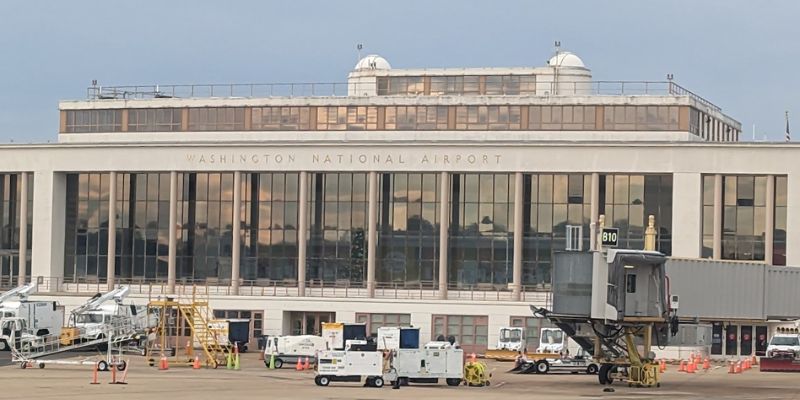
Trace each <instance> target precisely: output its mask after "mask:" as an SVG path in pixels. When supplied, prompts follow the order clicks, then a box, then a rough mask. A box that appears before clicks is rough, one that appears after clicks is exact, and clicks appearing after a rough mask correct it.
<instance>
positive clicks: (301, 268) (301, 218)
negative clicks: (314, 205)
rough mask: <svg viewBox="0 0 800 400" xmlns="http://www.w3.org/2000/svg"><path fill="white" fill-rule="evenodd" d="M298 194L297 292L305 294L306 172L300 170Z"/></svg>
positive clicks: (300, 294)
mask: <svg viewBox="0 0 800 400" xmlns="http://www.w3.org/2000/svg"><path fill="white" fill-rule="evenodd" d="M299 185H300V196H299V199H298V202H299V203H300V204H299V207H297V210H298V211H297V212H298V216H297V225H298V226H297V294H298V296H305V295H306V248H307V246H308V242H307V241H308V238H307V236H308V233H307V232H308V172H306V171H301V172H300V184H299Z"/></svg>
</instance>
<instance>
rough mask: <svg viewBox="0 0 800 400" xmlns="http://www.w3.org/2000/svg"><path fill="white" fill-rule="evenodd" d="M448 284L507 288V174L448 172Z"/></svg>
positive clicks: (509, 227)
mask: <svg viewBox="0 0 800 400" xmlns="http://www.w3.org/2000/svg"><path fill="white" fill-rule="evenodd" d="M451 190H452V192H451V198H450V206H451V207H450V208H451V220H450V230H451V234H450V243H449V246H450V248H451V253H450V254H451V261H450V269H449V272H448V280H449V281H450V283H451V284H456V285H459V286H464V287H474V288H477V289H481V288H485V289H490V288H493V289H503V290H505V289H507V288H508V283H509V282H510V281H511V279H512V276H511V275H512V274H511V268H512V259H513V246H514V241H513V231H514V227H513V226H512V225H513V224H512V222H513V220H514V218H513V209H514V207H513V199H514V179H513V175H508V174H453V176H452V183H451Z"/></svg>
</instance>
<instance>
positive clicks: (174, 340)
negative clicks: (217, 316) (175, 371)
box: [147, 293, 230, 368]
mask: <svg viewBox="0 0 800 400" xmlns="http://www.w3.org/2000/svg"><path fill="white" fill-rule="evenodd" d="M147 307H148V313H154V314H156V315H158V316H159V320H158V324H157V325H156V327H155V329H154V331H153V337H152V339H151V340H150V342H149V343H148V348H147V355H148V363H149V365H150V366H155V365H156V364H157V362H158V361H157V358H161V357H164V358H166V359H167V362H168V363H169V364H170V365H173V364H174V365H183V366H190V365H192V361H193V359H194V357H195V356H194V349H195V348H197V349H199V350H200V351H201V352H202V356H201V357H202V359H203V362H204V363H205V365H207V366H209V367H213V368H216V367H218V366H220V365H224V364H225V357H226V353H227V352H229V350H230V347H229V346H227V345H223V344H221V343H220V340H219V337H218V333H217V332H216V331H215V330H214V329H213V327H212V325H213V320H212V319H211V316H210V313H211V310H210V308H209V305H208V300H207V299H204V300H198V299H197V298H196V295H195V294H194V293H193V294H192V295H191V297H190V298H187V299H183V300H182V299H176V298H173V297H167V298H166V299H165V300H153V301H150V303H149V304H148V305H147ZM187 336H188V337H190V339H189V340H190V341H189V343H187V344H186V346H185V351H182V350H181V349H184V346H183V345H182V344H181V343H180V342H181V341H182V340H183V339H182V338H183V337H187ZM179 353H180V354H179ZM198 356H199V354H198Z"/></svg>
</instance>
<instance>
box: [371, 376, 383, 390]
mask: <svg viewBox="0 0 800 400" xmlns="http://www.w3.org/2000/svg"><path fill="white" fill-rule="evenodd" d="M372 386H374V387H376V388H382V387H383V377H380V376H376V377H374V378H372Z"/></svg>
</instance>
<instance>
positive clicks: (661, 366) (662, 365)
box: [658, 360, 667, 374]
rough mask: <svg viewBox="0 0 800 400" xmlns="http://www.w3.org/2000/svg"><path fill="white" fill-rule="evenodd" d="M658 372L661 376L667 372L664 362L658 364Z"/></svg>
mask: <svg viewBox="0 0 800 400" xmlns="http://www.w3.org/2000/svg"><path fill="white" fill-rule="evenodd" d="M658 372H660V373H662V374H663V373H664V372H667V362H666V361H664V360H661V361H660V362H659V363H658Z"/></svg>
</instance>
